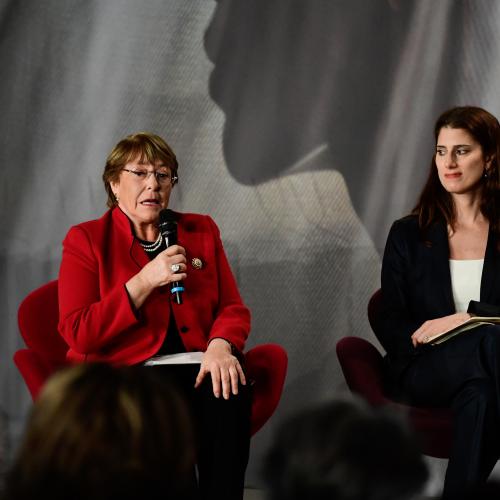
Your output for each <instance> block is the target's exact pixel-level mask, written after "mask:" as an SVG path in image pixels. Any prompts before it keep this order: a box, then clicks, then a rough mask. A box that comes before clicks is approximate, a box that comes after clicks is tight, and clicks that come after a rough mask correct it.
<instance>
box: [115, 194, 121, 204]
mask: <svg viewBox="0 0 500 500" xmlns="http://www.w3.org/2000/svg"><path fill="white" fill-rule="evenodd" d="M113 194H114V195H115V202H116V203H118V202H119V201H120V200H119V199H118V195H117V194H116V193H113Z"/></svg>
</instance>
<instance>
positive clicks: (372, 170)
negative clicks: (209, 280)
mask: <svg viewBox="0 0 500 500" xmlns="http://www.w3.org/2000/svg"><path fill="white" fill-rule="evenodd" d="M499 10H500V3H497V2H492V1H490V0H470V1H465V0H464V1H452V0H440V1H438V2H437V1H435V0H419V1H418V0H372V1H371V2H365V1H364V0H349V1H346V0H330V1H328V0H255V1H249V0H241V1H240V0H234V1H231V0H223V1H218V2H213V1H209V0H197V1H194V0H193V1H189V2H186V1H185V0H148V2H137V1H134V0H106V1H100V0H87V1H82V0H64V1H63V0H45V1H44V2H33V1H28V0H2V1H0V64H1V68H2V72H1V73H2V77H1V78H0V138H1V139H0V140H1V147H0V165H1V170H0V176H1V181H0V191H1V196H0V207H1V210H0V214H1V223H0V232H1V233H0V234H1V237H0V252H1V260H0V263H1V267H0V273H1V275H0V277H1V282H2V292H1V294H2V295H1V300H0V322H1V327H0V331H1V337H0V352H1V356H2V357H1V363H0V410H1V415H2V435H3V442H2V446H3V447H4V448H5V449H4V452H5V455H6V456H7V457H8V458H9V457H10V456H12V453H13V452H14V451H15V448H16V446H17V443H18V441H19V436H20V434H21V432H22V428H23V425H24V421H25V418H26V414H27V412H28V411H29V408H30V405H31V400H30V397H29V394H28V392H27V389H26V387H25V384H24V382H23V381H22V379H21V376H20V374H19V373H18V371H17V369H16V368H15V366H14V364H13V362H12V355H13V354H14V352H15V351H16V350H17V349H19V348H21V347H22V346H23V342H22V340H21V338H20V336H19V332H18V328H17V308H18V306H19V303H20V302H21V300H22V299H23V297H24V296H26V294H27V293H29V292H30V291H31V290H33V289H34V288H36V287H38V286H39V285H41V284H43V283H45V282H47V281H49V280H51V279H54V278H56V277H57V273H58V267H59V263H60V258H61V241H62V239H63V237H64V235H65V233H66V232H67V230H68V228H69V227H70V226H71V225H73V224H77V223H79V222H81V221H84V220H89V219H93V218H97V217H99V216H100V215H101V214H102V213H103V212H104V211H105V209H106V207H105V199H106V196H105V192H104V189H103V186H102V182H101V174H102V170H103V166H104V160H105V158H106V156H107V154H108V152H109V151H110V149H111V148H112V147H113V146H114V144H115V143H116V142H117V141H118V140H119V139H120V138H122V137H123V136H125V135H127V134H129V133H132V132H136V131H141V130H148V131H152V132H155V133H158V134H159V135H161V136H163V137H164V138H166V139H167V141H168V142H169V143H170V144H171V145H172V147H173V148H174V150H175V151H176V153H177V155H178V158H179V161H180V168H179V174H180V183H179V185H177V186H176V187H175V189H174V194H173V197H172V202H171V206H172V207H173V208H175V209H177V210H181V211H188V212H201V213H208V214H210V215H211V216H212V217H213V218H214V219H215V220H216V222H217V223H218V225H219V227H220V229H221V233H222V237H223V241H224V243H225V248H226V252H227V254H228V257H229V260H230V262H231V264H232V266H233V270H234V272H235V275H236V277H237V281H238V284H239V286H240V289H241V292H242V295H243V297H244V300H245V301H246V303H247V304H248V306H249V307H250V308H251V310H252V315H253V329H252V334H251V338H250V342H249V347H251V346H253V345H256V344H259V343H265V342H277V343H280V344H281V345H283V346H284V347H285V348H286V349H287V351H288V354H289V372H288V378H287V382H286V387H285V391H284V394H283V399H282V402H281V405H280V407H279V409H278V411H277V413H276V414H275V416H274V417H273V418H272V420H271V421H270V422H269V423H268V424H267V426H266V427H265V428H263V429H262V430H261V431H260V432H259V434H257V436H255V437H254V438H253V440H252V457H251V463H250V467H249V472H248V479H247V481H248V484H249V485H259V484H260V479H259V468H260V466H261V459H262V455H263V453H264V452H265V450H266V448H267V446H268V444H269V442H270V439H271V438H272V435H273V431H274V429H275V428H276V425H277V423H279V421H280V419H281V418H283V416H284V415H287V414H289V413H291V412H293V411H296V410H298V409H300V408H303V407H306V406H308V405H310V404H312V403H314V402H318V401H322V400H326V399H329V398H333V397H338V396H345V395H346V394H347V389H346V387H345V382H344V380H343V376H342V374H341V371H340V367H339V365H338V361H337V358H336V354H335V344H336V342H337V341H338V340H339V339H340V338H342V337H344V336H346V335H357V336H361V337H364V338H367V339H369V340H371V341H372V342H374V343H375V344H377V342H376V340H375V339H374V337H373V334H372V333H371V330H370V328H369V325H368V322H367V318H366V305H367V301H368V299H369V297H370V295H371V294H372V293H373V291H374V290H376V289H377V288H378V287H379V273H380V262H381V252H382V251H383V245H384V242H385V237H386V235H387V231H388V229H389V227H390V223H391V222H392V221H393V220H394V219H396V218H398V217H400V216H402V215H404V214H405V213H407V212H408V210H409V209H411V207H412V205H413V203H414V202H415V197H416V194H417V192H418V190H419V189H420V187H421V185H422V182H423V180H424V179H425V176H426V174H427V171H428V166H429V163H430V159H431V155H432V147H433V138H432V127H433V123H434V121H435V118H436V117H437V115H438V114H439V113H440V112H442V111H443V110H444V109H446V108H448V107H450V106H453V105H459V104H475V105H479V106H483V107H486V108H487V109H488V110H490V111H491V112H492V113H494V114H496V115H497V116H498V115H499V114H500V92H499V90H498V89H499V88H500V87H499V85H498V83H499V82H500V74H499V73H500V57H499V56H500V54H499V52H500V34H499V32H498V29H497V27H498V25H499V24H500V11H499ZM377 345H378V344H377Z"/></svg>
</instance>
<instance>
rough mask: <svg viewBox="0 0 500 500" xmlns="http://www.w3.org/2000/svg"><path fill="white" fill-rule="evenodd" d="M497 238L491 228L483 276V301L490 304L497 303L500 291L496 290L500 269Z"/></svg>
mask: <svg viewBox="0 0 500 500" xmlns="http://www.w3.org/2000/svg"><path fill="white" fill-rule="evenodd" d="M496 247H497V238H496V236H495V234H494V233H493V231H491V229H490V230H489V232H488V243H487V244H486V252H485V255H484V265H483V274H482V276H481V298H480V300H481V302H486V303H488V304H496V303H497V301H498V293H497V290H496V286H495V285H496V282H497V277H498V273H499V271H500V265H499V264H500V263H499V261H498V252H497V249H496Z"/></svg>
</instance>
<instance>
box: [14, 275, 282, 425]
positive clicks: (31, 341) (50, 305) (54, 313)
mask: <svg viewBox="0 0 500 500" xmlns="http://www.w3.org/2000/svg"><path fill="white" fill-rule="evenodd" d="M58 320H59V305H58V292H57V280H54V281H50V282H49V283H47V284H45V285H43V286H41V287H40V288H37V289H36V290H34V291H33V292H31V293H30V294H29V295H28V296H27V297H26V298H25V299H24V300H23V301H22V302H21V305H20V306H19V310H18V324H19V330H20V332H21V336H22V337H23V340H24V342H25V344H26V348H25V349H20V350H18V351H17V352H16V353H15V354H14V362H15V364H16V366H17V368H18V369H19V371H20V372H21V375H22V377H23V379H24V381H25V382H26V385H27V387H28V390H29V391H30V393H31V396H32V398H33V400H35V399H36V398H37V396H38V393H39V392H40V390H41V388H42V386H43V384H44V383H45V381H46V380H47V379H48V378H49V377H50V376H51V375H52V374H53V373H54V372H55V371H57V370H59V369H61V368H63V367H65V366H67V365H68V362H67V361H66V352H67V350H68V346H67V345H66V343H65V342H64V340H63V338H62V337H61V336H60V335H59V333H58V331H57V323H58ZM245 364H246V370H247V377H248V379H249V380H251V381H252V382H253V399H252V416H251V432H252V435H253V434H255V433H256V432H257V431H258V430H259V429H260V428H261V427H262V426H263V425H264V424H265V423H266V422H267V420H268V419H269V418H270V417H271V415H272V414H273V413H274V411H275V410H276V407H277V406H278V403H279V400H280V398H281V393H282V391H283V385H284V383H285V376H286V370H287V365H288V357H287V354H286V351H285V350H284V349H283V348H282V347H281V346H279V345H277V344H263V345H259V346H256V347H254V348H252V349H250V350H249V351H248V352H247V353H246V354H245Z"/></svg>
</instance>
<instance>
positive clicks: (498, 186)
mask: <svg viewBox="0 0 500 500" xmlns="http://www.w3.org/2000/svg"><path fill="white" fill-rule="evenodd" d="M443 127H449V128H459V129H463V130H466V131H467V132H468V133H469V134H470V135H471V136H472V137H473V138H474V139H475V140H476V141H477V142H478V143H479V144H480V145H481V148H482V151H483V156H484V158H485V160H487V161H489V162H490V165H489V168H488V175H487V176H486V177H483V179H482V183H483V191H482V200H481V213H482V214H483V215H484V216H485V217H486V218H487V219H488V221H489V222H490V226H491V228H492V230H493V231H494V232H496V233H497V234H498V233H500V221H499V216H500V169H499V158H500V124H499V123H498V120H497V119H496V118H495V117H494V116H493V115H492V114H491V113H489V112H488V111H486V110H484V109H482V108H478V107H475V106H462V107H456V108H452V109H450V110H448V111H445V112H444V113H443V114H442V115H441V116H440V117H439V118H438V120H437V122H436V125H435V127H434V138H435V144H437V140H438V136H439V132H440V131H441V129H442V128H443ZM412 214H413V215H416V216H418V222H419V227H420V230H421V232H422V233H425V232H426V230H427V229H429V228H430V227H431V226H432V225H433V224H434V223H436V222H437V221H439V220H441V221H443V220H444V221H445V222H446V224H447V225H449V226H450V227H451V229H452V230H453V229H454V227H455V223H456V212H455V205H454V203H453V198H452V197H451V195H450V193H448V192H447V191H446V190H445V189H444V187H443V185H442V184H441V181H440V180H439V176H438V172H437V166H436V155H435V153H434V154H433V156H432V161H431V167H430V171H429V176H428V178H427V181H426V183H425V186H424V189H423V190H422V192H421V194H420V196H419V199H418V202H417V204H416V206H415V208H414V209H413V210H412Z"/></svg>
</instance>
